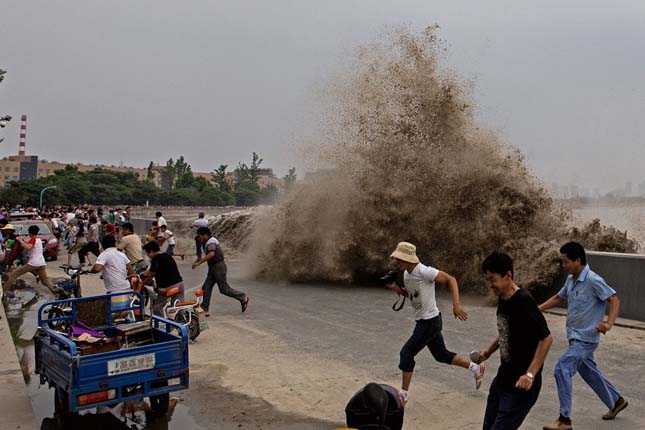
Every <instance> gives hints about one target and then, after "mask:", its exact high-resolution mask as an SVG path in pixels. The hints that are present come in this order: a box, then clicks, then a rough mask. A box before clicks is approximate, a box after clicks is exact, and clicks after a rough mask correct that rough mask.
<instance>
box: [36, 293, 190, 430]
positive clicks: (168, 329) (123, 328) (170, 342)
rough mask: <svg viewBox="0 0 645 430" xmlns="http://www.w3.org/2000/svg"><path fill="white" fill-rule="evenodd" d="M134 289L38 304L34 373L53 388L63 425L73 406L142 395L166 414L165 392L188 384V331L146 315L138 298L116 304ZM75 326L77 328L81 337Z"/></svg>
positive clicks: (111, 403) (91, 405)
mask: <svg viewBox="0 0 645 430" xmlns="http://www.w3.org/2000/svg"><path fill="white" fill-rule="evenodd" d="M133 294H136V293H132V292H124V293H115V294H108V295H103V296H93V297H83V298H74V299H68V300H59V301H54V302H49V303H46V304H44V305H42V306H41V307H40V309H39V311H38V327H39V328H38V333H37V335H36V339H35V351H36V373H37V374H38V375H40V383H41V384H45V383H47V384H49V387H50V388H53V389H54V390H55V394H54V398H55V400H54V401H55V405H54V410H55V415H54V416H55V418H56V420H57V421H58V422H59V424H60V425H62V426H63V427H65V428H67V426H68V425H70V424H71V423H73V422H74V420H75V419H76V417H77V416H78V413H79V411H82V410H85V409H92V408H97V407H100V406H115V405H117V404H118V403H120V402H127V401H136V400H142V399H143V398H144V397H149V398H150V406H151V409H152V411H153V413H154V414H156V415H164V414H165V413H166V412H167V411H168V402H169V393H170V392H172V391H178V390H184V389H187V388H188V373H189V371H188V333H187V331H186V328H185V327H184V326H183V325H181V324H178V323H176V322H174V321H170V320H166V319H163V318H160V317H157V316H150V315H146V314H145V313H144V307H143V300H141V299H140V297H139V300H138V301H136V300H132V301H128V303H126V304H128V306H127V307H117V306H116V305H114V303H117V302H119V296H127V297H128V298H130V297H132V295H133ZM115 299H116V300H115ZM136 303H138V304H136ZM52 308H55V309H56V312H51V309H52ZM113 308H114V309H113ZM51 315H56V317H50V316H51ZM75 327H81V328H80V329H79V330H80V332H82V334H81V335H80V336H77V335H78V332H79V331H75V330H72V329H73V328H75ZM97 339H98V340H97Z"/></svg>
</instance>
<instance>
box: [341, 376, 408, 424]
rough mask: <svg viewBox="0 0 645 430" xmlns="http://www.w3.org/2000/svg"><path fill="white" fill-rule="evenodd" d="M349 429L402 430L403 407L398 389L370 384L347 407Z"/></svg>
mask: <svg viewBox="0 0 645 430" xmlns="http://www.w3.org/2000/svg"><path fill="white" fill-rule="evenodd" d="M345 415H346V416H347V427H350V428H355V429H359V430H368V429H369V430H379V429H380V430H401V428H402V427H403V405H402V404H401V399H400V397H399V392H398V390H397V389H396V388H394V387H392V386H390V385H386V384H376V383H373V382H371V383H369V384H367V385H366V386H365V387H363V388H362V389H361V390H359V391H358V392H357V393H356V394H354V396H353V397H352V398H351V400H350V401H349V403H348V404H347V407H345Z"/></svg>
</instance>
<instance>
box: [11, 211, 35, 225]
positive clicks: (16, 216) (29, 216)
mask: <svg viewBox="0 0 645 430" xmlns="http://www.w3.org/2000/svg"><path fill="white" fill-rule="evenodd" d="M8 215H9V221H10V222H11V223H14V222H17V221H24V220H36V219H38V218H40V216H39V215H38V214H37V213H36V212H9V213H8Z"/></svg>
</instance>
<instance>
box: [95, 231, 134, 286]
mask: <svg viewBox="0 0 645 430" xmlns="http://www.w3.org/2000/svg"><path fill="white" fill-rule="evenodd" d="M101 245H102V246H103V252H101V254H99V256H98V257H97V258H96V263H95V264H94V266H92V270H91V272H92V273H98V272H103V283H104V284H105V292H106V293H117V292H121V291H128V290H130V289H131V287H130V281H128V278H129V277H130V276H136V275H135V273H134V270H133V269H132V266H131V265H130V260H129V259H128V257H127V256H126V255H125V254H124V253H122V252H121V251H119V250H118V249H116V238H115V237H114V236H112V235H107V236H105V237H104V238H103V240H102V241H101Z"/></svg>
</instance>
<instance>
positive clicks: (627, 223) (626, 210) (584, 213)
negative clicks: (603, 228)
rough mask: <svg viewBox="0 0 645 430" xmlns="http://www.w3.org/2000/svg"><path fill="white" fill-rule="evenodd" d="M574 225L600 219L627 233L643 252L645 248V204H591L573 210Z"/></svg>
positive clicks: (603, 222)
mask: <svg viewBox="0 0 645 430" xmlns="http://www.w3.org/2000/svg"><path fill="white" fill-rule="evenodd" d="M572 211H573V215H574V222H573V223H574V225H582V224H584V223H587V222H589V221H591V220H593V219H594V218H598V219H600V222H601V223H602V224H605V225H612V226H614V227H616V228H617V229H619V230H621V231H625V230H626V231H627V236H629V237H631V238H633V239H636V240H637V241H638V242H639V243H640V244H641V252H643V248H642V247H643V246H645V203H642V204H626V203H622V204H621V203H618V204H589V205H584V206H577V207H574V208H573V209H572Z"/></svg>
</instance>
